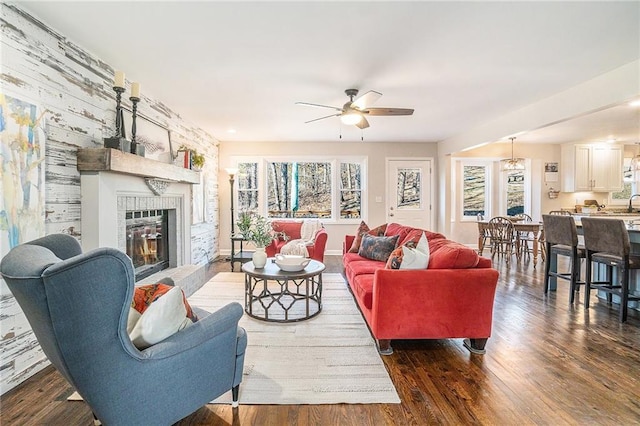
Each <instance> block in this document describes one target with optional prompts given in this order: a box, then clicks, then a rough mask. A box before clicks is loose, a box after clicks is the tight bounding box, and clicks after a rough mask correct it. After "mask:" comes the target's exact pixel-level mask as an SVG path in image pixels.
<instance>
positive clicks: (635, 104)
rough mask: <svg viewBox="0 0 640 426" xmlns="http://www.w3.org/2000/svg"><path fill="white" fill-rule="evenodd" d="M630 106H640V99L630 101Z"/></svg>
mask: <svg viewBox="0 0 640 426" xmlns="http://www.w3.org/2000/svg"><path fill="white" fill-rule="evenodd" d="M629 106H631V107H640V99H637V100H635V101H631V102H629Z"/></svg>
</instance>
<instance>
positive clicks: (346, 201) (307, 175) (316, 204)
mask: <svg viewBox="0 0 640 426" xmlns="http://www.w3.org/2000/svg"><path fill="white" fill-rule="evenodd" d="M236 160H237V164H238V169H239V173H238V175H239V177H238V206H239V211H253V212H257V213H261V214H264V215H265V216H267V217H272V218H276V217H281V218H284V217H290V218H320V219H328V220H346V221H349V220H354V221H355V220H358V219H361V218H362V217H363V212H362V206H363V205H364V199H363V198H364V188H363V182H364V180H363V178H364V175H365V170H366V169H365V165H366V160H365V159H363V158H358V159H357V160H351V159H348V158H344V159H323V160H317V159H313V160H312V161H311V160H306V159H304V158H297V159H296V160H297V161H290V160H282V159H273V160H272V159H263V160H260V161H246V160H244V159H242V158H237V159H236Z"/></svg>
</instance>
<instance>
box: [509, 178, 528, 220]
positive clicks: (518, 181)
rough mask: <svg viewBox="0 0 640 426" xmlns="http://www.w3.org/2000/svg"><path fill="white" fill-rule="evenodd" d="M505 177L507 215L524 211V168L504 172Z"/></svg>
mask: <svg viewBox="0 0 640 426" xmlns="http://www.w3.org/2000/svg"><path fill="white" fill-rule="evenodd" d="M506 175H507V176H506V179H507V212H506V214H507V216H515V215H517V214H520V213H524V181H525V178H524V170H513V171H510V172H507V173H506Z"/></svg>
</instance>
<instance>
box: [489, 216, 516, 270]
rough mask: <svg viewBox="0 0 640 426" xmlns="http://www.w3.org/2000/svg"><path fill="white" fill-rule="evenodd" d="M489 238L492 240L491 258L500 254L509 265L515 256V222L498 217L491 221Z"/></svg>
mask: <svg viewBox="0 0 640 426" xmlns="http://www.w3.org/2000/svg"><path fill="white" fill-rule="evenodd" d="M489 236H490V238H491V258H492V259H493V257H494V256H495V255H496V254H498V255H499V256H504V259H505V262H506V263H507V264H508V263H509V261H510V260H511V256H512V255H513V254H514V250H513V249H514V245H515V237H516V235H515V230H514V227H513V222H512V221H511V220H509V219H508V218H506V217H504V216H496V217H493V218H491V220H489Z"/></svg>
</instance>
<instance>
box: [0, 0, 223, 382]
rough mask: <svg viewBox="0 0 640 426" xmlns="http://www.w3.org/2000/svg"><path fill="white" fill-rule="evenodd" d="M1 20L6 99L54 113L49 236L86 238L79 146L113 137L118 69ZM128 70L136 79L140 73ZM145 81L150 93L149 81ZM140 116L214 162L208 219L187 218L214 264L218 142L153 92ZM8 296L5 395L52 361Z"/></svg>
mask: <svg viewBox="0 0 640 426" xmlns="http://www.w3.org/2000/svg"><path fill="white" fill-rule="evenodd" d="M0 18H1V19H2V21H3V25H2V26H1V29H0V31H1V40H2V47H1V49H2V79H1V80H0V81H1V84H2V87H1V94H2V95H8V96H11V97H13V98H17V99H20V100H23V101H29V102H30V103H33V104H37V105H38V106H39V107H40V108H41V111H45V110H46V113H45V116H44V120H45V123H46V126H45V137H46V142H45V144H46V147H45V170H46V171H45V210H46V219H45V227H44V228H45V232H46V234H52V233H66V234H70V235H73V236H75V237H76V238H78V239H80V240H81V239H82V227H83V223H82V221H81V209H82V203H81V191H80V174H79V172H78V171H77V169H76V151H77V149H78V148H79V147H82V148H92V147H102V146H103V141H102V138H103V137H106V136H112V134H113V129H114V128H115V125H114V121H115V97H114V92H113V89H112V86H113V75H114V69H113V68H112V67H111V66H110V65H109V64H106V63H105V62H104V61H101V60H100V59H99V58H97V57H95V56H94V55H92V54H91V53H90V52H87V51H85V50H84V49H83V48H82V47H81V46H79V45H77V44H75V43H74V42H72V41H70V40H68V39H67V38H65V36H64V35H63V34H62V33H60V32H58V31H56V29H52V28H49V27H48V26H47V25H46V23H42V22H40V21H38V20H35V19H33V18H32V17H31V16H30V15H28V14H26V13H25V12H23V11H22V10H21V9H20V8H18V7H17V6H12V5H7V4H5V3H2V5H1V6H0ZM115 30H117V28H115V27H114V31H115ZM125 71H127V72H128V73H129V74H130V75H135V70H125ZM139 79H140V81H141V82H142V86H143V87H144V76H139ZM127 93H129V89H127ZM127 103H128V100H127V101H125V104H127ZM138 112H139V114H141V115H142V116H145V117H148V118H150V119H152V120H154V121H156V122H159V123H161V124H162V125H163V126H164V127H166V128H167V129H168V130H170V131H171V137H172V142H173V143H174V147H175V146H178V145H180V144H186V145H188V146H190V147H195V148H197V149H198V150H199V151H200V152H204V153H205V154H206V156H207V163H206V164H205V169H204V171H203V173H204V174H205V175H206V177H207V180H206V183H207V185H206V188H205V190H206V192H207V194H206V198H205V203H206V205H207V214H206V217H205V221H204V222H202V223H200V224H197V225H192V224H191V218H186V219H187V220H188V222H187V223H186V224H185V226H190V227H191V240H192V241H191V248H192V252H191V259H192V261H193V263H206V262H208V261H209V260H212V259H213V258H214V257H215V256H216V255H217V253H218V246H217V244H218V239H217V238H218V233H217V222H216V221H217V218H218V212H217V178H218V174H217V173H218V170H217V167H218V148H217V141H216V140H215V139H214V138H213V137H212V136H211V135H209V134H207V133H206V132H204V131H203V130H202V129H200V128H198V127H197V126H196V125H194V124H193V123H190V122H188V121H187V120H185V119H183V118H182V117H180V116H179V114H178V113H176V112H174V111H172V110H171V108H169V107H168V106H167V105H164V104H163V103H162V102H161V101H159V100H157V99H154V98H153V96H152V95H151V94H149V93H143V94H142V99H141V102H140V103H139V104H138ZM0 175H1V172H0ZM0 180H2V179H0ZM198 187H199V186H198ZM201 189H202V188H201ZM21 242H23V241H21ZM2 243H4V241H2ZM0 246H1V244H0ZM4 248H5V247H3V250H4ZM0 296H1V297H0V310H1V311H2V316H1V317H0V336H1V337H0V339H1V340H0V351H1V358H2V361H1V363H0V371H2V375H1V382H0V392H1V393H4V392H6V391H7V390H9V389H11V388H13V387H14V386H16V385H17V384H19V383H21V382H22V381H24V380H25V379H26V378H28V377H30V376H31V375H33V374H35V373H36V372H38V371H39V370H41V369H42V368H44V367H45V366H46V365H48V361H47V360H46V358H45V357H44V355H43V353H42V351H41V350H40V346H39V345H38V344H37V341H36V339H35V337H34V335H33V333H32V332H31V327H30V326H29V324H28V322H27V321H26V318H25V317H24V314H23V313H22V311H21V310H20V308H19V306H18V304H17V303H16V301H15V299H14V298H13V297H12V296H11V293H10V292H9V290H8V288H7V287H6V285H5V283H4V282H2V281H0Z"/></svg>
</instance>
